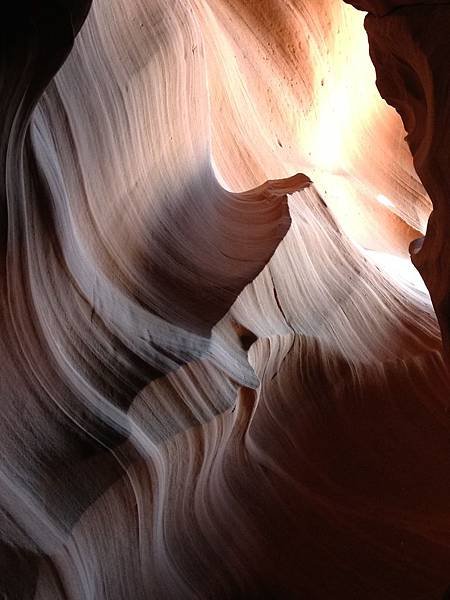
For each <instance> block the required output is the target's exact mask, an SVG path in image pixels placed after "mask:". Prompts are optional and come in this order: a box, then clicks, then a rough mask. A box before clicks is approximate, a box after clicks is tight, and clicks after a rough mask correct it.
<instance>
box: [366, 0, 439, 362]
mask: <svg viewBox="0 0 450 600" xmlns="http://www.w3.org/2000/svg"><path fill="white" fill-rule="evenodd" d="M354 4H355V6H358V7H361V8H364V9H365V10H370V11H371V13H373V14H371V15H369V16H368V17H367V18H366V21H365V24H366V29H367V33H368V36H369V43H370V54H371V57H372V60H373V62H374V64H375V67H376V71H377V85H378V89H379V90H380V93H381V95H382V96H383V97H384V98H385V99H386V100H387V102H389V104H391V105H392V106H394V107H395V108H396V109H397V111H398V112H399V114H400V116H401V117H402V120H403V124H404V126H405V129H406V131H407V133H408V135H407V138H406V139H407V141H408V144H409V147H410V149H411V152H412V155H413V157H414V166H415V169H416V171H417V173H418V175H419V176H420V179H421V180H422V182H423V184H424V185H425V187H426V189H427V191H428V193H429V195H430V197H431V201H432V203H433V212H432V215H431V217H430V220H429V223H428V229H427V235H426V237H425V239H424V240H423V241H422V240H421V241H420V243H415V244H414V245H413V246H412V247H411V255H412V260H413V262H414V264H415V265H416V267H417V268H418V269H419V271H420V273H421V274H422V277H423V278H424V280H425V282H426V284H427V287H428V289H429V290H430V294H431V299H432V301H433V304H434V307H435V309H436V314H437V316H438V319H439V322H440V324H441V330H442V335H443V341H444V345H445V347H446V351H447V353H449V352H450V245H449V244H450V238H449V231H450V222H449V214H450V204H449V202H450V200H449V199H450V177H449V176H448V168H449V165H450V130H449V126H448V124H449V119H450V103H449V90H450V58H449V57H450V36H449V31H450V5H449V3H448V2H423V3H413V2H409V3H408V2H400V1H398V2H396V3H394V4H395V8H397V9H398V10H396V11H395V13H394V14H391V15H388V16H383V17H382V18H380V17H377V16H375V15H377V14H382V12H380V10H381V8H382V7H380V6H379V3H377V2H370V1H368V2H363V3H360V2H356V3H354ZM409 4H411V5H412V4H415V5H414V6H407V5H409ZM419 4H420V5H419ZM440 5H442V6H440ZM393 7H394V5H393ZM386 8H387V6H386ZM386 12H387V11H386Z"/></svg>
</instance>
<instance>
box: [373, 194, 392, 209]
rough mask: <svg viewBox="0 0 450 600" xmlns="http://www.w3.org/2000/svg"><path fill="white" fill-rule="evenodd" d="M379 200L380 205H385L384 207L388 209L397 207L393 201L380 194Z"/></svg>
mask: <svg viewBox="0 0 450 600" xmlns="http://www.w3.org/2000/svg"><path fill="white" fill-rule="evenodd" d="M377 200H378V202H379V203H380V204H383V205H384V206H387V207H388V208H394V207H395V204H394V203H393V202H392V200H389V198H387V197H386V196H384V195H383V194H378V196H377Z"/></svg>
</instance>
